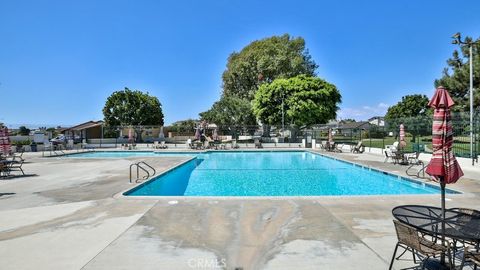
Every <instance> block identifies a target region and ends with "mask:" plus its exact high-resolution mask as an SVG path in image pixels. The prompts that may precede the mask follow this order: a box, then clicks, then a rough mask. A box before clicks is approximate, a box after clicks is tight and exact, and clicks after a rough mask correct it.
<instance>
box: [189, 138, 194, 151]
mask: <svg viewBox="0 0 480 270" xmlns="http://www.w3.org/2000/svg"><path fill="white" fill-rule="evenodd" d="M187 148H190V149H195V146H194V145H193V143H192V139H188V140H187Z"/></svg>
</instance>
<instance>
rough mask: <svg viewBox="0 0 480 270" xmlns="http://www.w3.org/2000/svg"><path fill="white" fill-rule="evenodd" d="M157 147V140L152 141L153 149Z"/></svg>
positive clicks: (158, 146)
mask: <svg viewBox="0 0 480 270" xmlns="http://www.w3.org/2000/svg"><path fill="white" fill-rule="evenodd" d="M158 148H160V145H159V144H158V141H153V149H158Z"/></svg>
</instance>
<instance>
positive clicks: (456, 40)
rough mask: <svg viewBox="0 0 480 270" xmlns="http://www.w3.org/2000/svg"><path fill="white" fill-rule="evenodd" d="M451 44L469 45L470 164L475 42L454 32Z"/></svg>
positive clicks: (473, 159)
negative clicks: (462, 38) (463, 38)
mask: <svg viewBox="0 0 480 270" xmlns="http://www.w3.org/2000/svg"><path fill="white" fill-rule="evenodd" d="M452 38H453V41H452V43H453V44H458V45H468V47H469V58H470V59H469V60H470V89H469V91H470V157H471V158H472V165H474V164H475V158H474V157H473V45H474V44H475V42H473V41H472V40H470V41H465V40H463V41H462V40H461V34H460V33H456V34H455V35H453V37H452Z"/></svg>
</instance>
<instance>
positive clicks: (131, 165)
mask: <svg viewBox="0 0 480 270" xmlns="http://www.w3.org/2000/svg"><path fill="white" fill-rule="evenodd" d="M141 164H143V165H145V166H147V167H148V168H149V169H151V170H152V171H153V174H151V175H150V172H149V171H148V170H147V169H145V168H144V167H143V166H142V165H141ZM133 167H137V178H136V179H135V182H136V183H138V180H140V169H141V170H142V171H144V172H145V173H146V175H145V176H144V177H143V180H146V179H148V178H150V176H154V175H155V174H157V171H156V170H155V168H153V167H152V166H150V165H148V164H147V163H146V162H145V161H140V162H137V163H132V164H130V183H132V168H133Z"/></svg>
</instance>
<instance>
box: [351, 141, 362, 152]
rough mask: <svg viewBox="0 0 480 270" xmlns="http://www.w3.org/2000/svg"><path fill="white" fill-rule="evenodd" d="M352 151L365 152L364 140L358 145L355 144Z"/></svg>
mask: <svg viewBox="0 0 480 270" xmlns="http://www.w3.org/2000/svg"><path fill="white" fill-rule="evenodd" d="M351 152H352V153H359V154H361V153H363V152H365V146H364V145H363V143H362V141H359V142H358V143H357V145H355V146H353V147H352V150H351Z"/></svg>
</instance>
